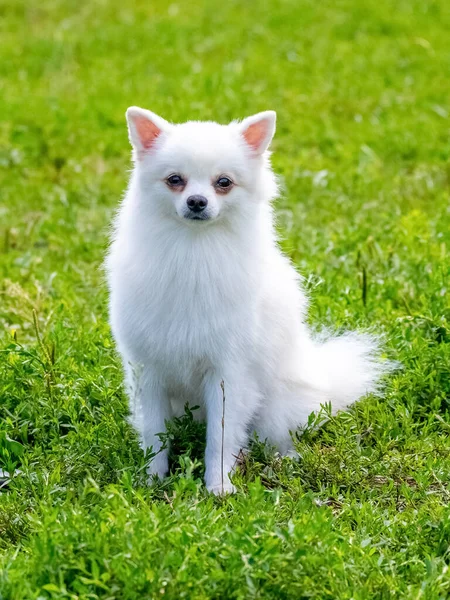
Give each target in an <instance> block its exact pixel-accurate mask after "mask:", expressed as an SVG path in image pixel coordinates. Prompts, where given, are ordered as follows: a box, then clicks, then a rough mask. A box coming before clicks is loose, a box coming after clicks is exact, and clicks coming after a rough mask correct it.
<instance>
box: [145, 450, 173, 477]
mask: <svg viewBox="0 0 450 600" xmlns="http://www.w3.org/2000/svg"><path fill="white" fill-rule="evenodd" d="M168 472H169V458H168V455H167V452H164V450H163V451H161V452H159V453H158V454H156V456H154V457H153V458H152V460H151V462H150V463H149V465H148V467H147V474H148V476H149V480H150V483H151V482H152V480H153V479H155V477H159V479H164V477H165V476H166V475H167V473H168Z"/></svg>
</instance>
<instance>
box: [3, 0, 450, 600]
mask: <svg viewBox="0 0 450 600" xmlns="http://www.w3.org/2000/svg"><path fill="white" fill-rule="evenodd" d="M449 31H450V10H449V7H448V5H447V2H445V1H444V0H436V1H431V0H422V1H417V0H413V1H411V2H406V1H402V0H400V1H398V2H394V1H392V0H380V1H377V2H375V1H374V0H368V1H367V2H359V1H358V0H339V1H337V2H330V1H324V2H313V1H307V0H300V1H298V0H296V1H294V0H266V1H263V0H257V1H254V2H242V1H237V0H230V1H229V2H226V3H218V2H213V1H211V2H189V3H181V2H178V3H171V4H170V3H166V2H160V1H156V2H151V1H147V2H144V1H142V0H130V1H129V2H127V4H126V5H125V4H124V3H121V2H118V1H117V0H109V1H106V0H91V1H89V2H87V1H85V0H83V1H78V2H75V1H73V0H66V1H64V2H63V1H62V0H45V1H42V2H40V3H39V4H38V3H34V5H32V4H31V3H30V2H28V1H26V0H14V1H11V0H9V1H6V0H0V39H1V45H0V115H1V118H0V234H1V238H0V277H1V281H0V340H1V342H0V344H1V345H0V468H2V469H4V470H7V471H9V472H13V473H14V472H15V471H16V470H17V469H19V470H20V471H21V474H20V473H19V474H18V475H17V476H16V477H14V478H13V481H12V483H10V485H9V486H8V487H7V488H3V492H1V493H0V598H2V599H3V598H5V599H8V600H9V599H18V600H19V599H20V600H21V599H23V598H118V599H119V598H154V597H158V596H159V595H161V596H165V597H173V598H181V597H187V598H194V597H195V598H262V597H273V598H301V597H302V598H307V597H308V598H330V599H332V598H333V599H335V598H361V599H362V598H364V599H367V598H391V597H402V598H403V597H407V598H418V597H421V598H430V599H435V598H445V597H447V596H448V593H449V590H450V582H449V577H448V574H447V570H446V569H447V564H448V556H449V553H448V548H449V532H450V525H449V510H448V499H449V491H448V481H449V471H450V461H449V441H448V432H449V427H450V418H449V414H448V407H449V398H450V366H449V365H450V351H449V343H450V325H449V320H450V303H449V300H448V297H449V295H448V282H449V275H450V258H449V241H450V227H449V225H450V209H449V186H450V166H449V155H450V142H449V139H450V137H449V133H450V120H449V116H450V106H449V91H450V86H449V74H450V44H449V35H448V32H449ZM129 105H141V106H144V107H146V108H150V109H151V110H153V111H155V112H157V113H160V114H161V115H162V116H164V117H165V118H166V119H168V120H171V121H184V120H188V119H213V120H217V121H220V122H228V121H229V120H231V119H235V118H242V117H244V116H247V115H249V114H252V113H255V112H257V111H259V110H265V109H274V110H276V111H277V113H278V130H277V134H276V137H275V140H274V143H273V147H272V149H273V152H274V154H273V164H274V167H275V170H276V172H277V173H278V174H279V175H280V178H281V183H282V188H283V193H282V196H281V198H280V199H279V200H278V201H277V204H276V208H277V215H278V219H279V230H280V234H281V236H282V245H283V248H284V249H285V251H286V252H287V253H288V254H289V255H290V256H291V257H292V259H293V261H294V262H295V264H296V265H297V266H298V268H299V269H300V271H301V272H302V273H303V274H304V275H305V277H306V278H307V282H306V283H307V287H308V290H309V292H310V295H311V299H312V309H311V317H310V318H311V322H312V324H313V326H314V327H319V326H321V325H326V326H331V327H335V328H337V329H340V328H344V327H362V328H374V329H376V330H378V331H382V332H384V333H385V335H386V339H387V350H388V353H389V355H390V356H393V357H394V358H397V359H400V360H401V361H402V362H403V364H404V368H403V370H402V371H401V372H400V373H399V374H398V375H396V376H395V377H394V378H393V379H392V380H391V382H390V383H389V385H388V388H387V390H386V397H385V399H384V401H378V400H375V399H374V398H368V399H366V400H364V401H363V402H361V403H359V404H358V405H357V406H356V407H355V408H354V409H353V411H351V412H350V413H349V414H345V415H341V416H340V417H338V418H336V419H333V420H332V422H331V423H330V424H328V425H327V426H326V427H325V428H324V429H323V430H321V432H319V433H318V434H314V433H311V432H310V433H307V434H306V436H304V437H303V438H302V440H300V441H299V444H298V451H299V459H298V461H290V460H287V459H286V460H283V461H280V460H279V459H278V458H277V457H276V456H274V455H273V453H271V451H270V449H267V448H265V447H264V446H262V445H258V444H256V445H255V447H254V449H253V452H252V454H251V455H250V457H249V458H247V459H246V460H245V461H244V465H243V467H242V473H241V474H240V475H238V484H239V487H240V489H241V490H242V493H241V494H239V495H238V496H236V498H232V499H227V500H214V499H211V498H208V496H207V495H206V493H205V492H204V490H203V488H202V486H201V484H200V483H199V478H200V476H201V474H202V464H201V462H199V461H201V450H199V447H200V448H201V445H202V444H201V433H202V432H201V430H198V429H196V428H195V426H194V425H193V423H192V422H191V418H190V417H189V415H187V416H186V418H185V419H182V420H181V422H179V423H176V424H175V425H174V426H173V432H171V433H170V435H173V436H175V437H176V438H177V440H178V441H177V442H176V446H175V447H176V448H177V453H176V455H175V456H174V457H173V472H174V475H173V476H172V477H171V478H169V479H168V480H167V481H166V482H164V483H162V484H161V485H160V486H156V487H154V488H152V489H147V488H146V487H145V486H144V485H143V469H144V465H145V457H144V456H143V455H142V453H141V452H140V451H139V448H138V446H137V442H136V439H135V436H134V434H133V432H132V431H131V429H130V428H129V427H128V425H127V424H126V421H125V416H126V401H125V397H124V394H123V390H122V386H121V383H122V377H121V372H120V366H119V362H118V360H117V357H116V355H115V353H114V350H113V347H112V341H111V338H110V333H109V328H108V325H107V320H106V318H107V317H106V302H107V298H106V291H105V286H104V282H103V276H102V273H101V263H102V259H103V254H104V251H105V248H106V244H107V234H108V227H109V223H110V220H111V217H112V215H113V212H114V209H115V207H116V206H117V204H118V202H119V200H120V197H121V195H122V193H123V189H124V187H125V185H126V181H127V177H128V173H127V171H128V170H129V169H130V150H129V146H128V140H127V134H126V128H125V121H124V112H125V110H126V108H127V106H129ZM33 311H34V313H35V314H36V320H35V322H34V321H33ZM255 479H256V480H257V482H256V483H255V482H254V481H255ZM258 481H259V483H258Z"/></svg>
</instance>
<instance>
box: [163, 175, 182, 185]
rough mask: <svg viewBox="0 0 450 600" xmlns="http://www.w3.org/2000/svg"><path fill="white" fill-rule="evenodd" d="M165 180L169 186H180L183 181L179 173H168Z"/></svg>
mask: <svg viewBox="0 0 450 600" xmlns="http://www.w3.org/2000/svg"><path fill="white" fill-rule="evenodd" d="M166 182H167V184H168V185H170V187H181V186H182V185H184V183H185V182H184V179H183V178H182V177H181V175H176V174H174V175H169V177H168V178H167V179H166Z"/></svg>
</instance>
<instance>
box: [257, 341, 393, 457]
mask: <svg viewBox="0 0 450 600" xmlns="http://www.w3.org/2000/svg"><path fill="white" fill-rule="evenodd" d="M302 345H303V347H302V349H301V352H300V354H301V356H300V364H297V365H292V366H293V367H295V374H294V373H293V371H294V369H292V370H291V369H290V372H291V373H292V377H293V378H292V379H291V381H290V382H288V381H286V380H285V383H284V385H283V387H282V388H281V389H280V390H279V401H278V402H277V403H276V404H273V403H267V404H265V405H264V406H263V407H262V410H261V416H260V419H259V420H258V423H257V426H256V431H257V433H258V435H259V436H260V438H261V439H268V440H269V441H271V442H272V443H274V444H275V445H276V446H278V448H279V449H280V451H281V452H283V453H285V452H289V451H290V449H291V448H292V445H291V439H290V437H289V434H288V432H289V430H290V431H296V430H297V428H298V427H300V428H302V427H304V426H305V425H306V424H307V423H308V420H309V419H308V418H309V415H310V414H311V413H312V412H315V413H316V414H317V413H318V412H319V411H321V408H322V407H323V406H324V405H328V404H331V411H332V414H335V413H336V412H338V411H339V410H343V409H345V408H347V407H348V406H350V405H351V404H353V402H356V401H357V400H359V399H360V398H362V397H363V396H365V395H366V394H379V393H380V392H381V391H382V389H383V376H384V375H386V374H388V373H390V372H391V371H393V370H394V369H396V368H397V367H398V364H397V363H395V362H392V361H389V360H383V359H382V357H381V354H382V350H381V342H380V338H379V337H376V336H372V335H370V334H361V333H353V332H348V333H343V334H341V335H337V336H324V335H321V336H320V337H318V338H310V337H309V336H307V335H306V336H305V337H304V338H303V344H302ZM325 420H326V418H325ZM320 421H321V420H319V424H320Z"/></svg>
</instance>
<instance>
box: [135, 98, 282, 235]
mask: <svg viewBox="0 0 450 600" xmlns="http://www.w3.org/2000/svg"><path fill="white" fill-rule="evenodd" d="M126 116H127V121H128V131H129V137H130V141H131V144H132V146H133V150H134V151H133V156H134V160H135V165H136V171H137V176H138V177H139V185H140V190H141V196H142V198H143V200H144V202H145V203H147V206H148V208H149V210H151V211H154V212H156V213H160V214H161V213H162V214H164V215H165V216H167V217H173V218H175V219H177V220H179V221H182V222H184V223H186V224H189V225H191V226H193V227H204V226H205V225H206V224H207V223H212V222H214V221H215V220H217V219H219V218H220V219H222V218H226V217H227V216H229V217H231V216H232V215H236V214H239V213H240V212H242V211H244V210H251V204H254V203H255V202H264V201H268V200H270V199H271V198H272V197H273V196H274V194H275V191H276V185H275V180H274V177H273V175H272V172H271V170H270V167H269V163H268V153H267V152H266V150H267V148H268V146H269V144H270V142H271V140H272V137H273V134H274V132H275V117H276V115H275V113H274V112H273V111H266V112H262V113H258V114H256V115H254V116H252V117H248V118H246V119H244V120H243V121H242V122H240V123H237V122H232V123H230V124H229V125H219V124H218V123H213V122H198V121H189V122H188V123H183V124H181V125H174V124H171V123H168V122H167V121H165V120H164V119H162V118H161V117H159V116H157V115H156V114H154V113H152V112H150V111H148V110H145V109H142V108H137V107H131V108H129V109H128V110H127V113H126Z"/></svg>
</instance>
